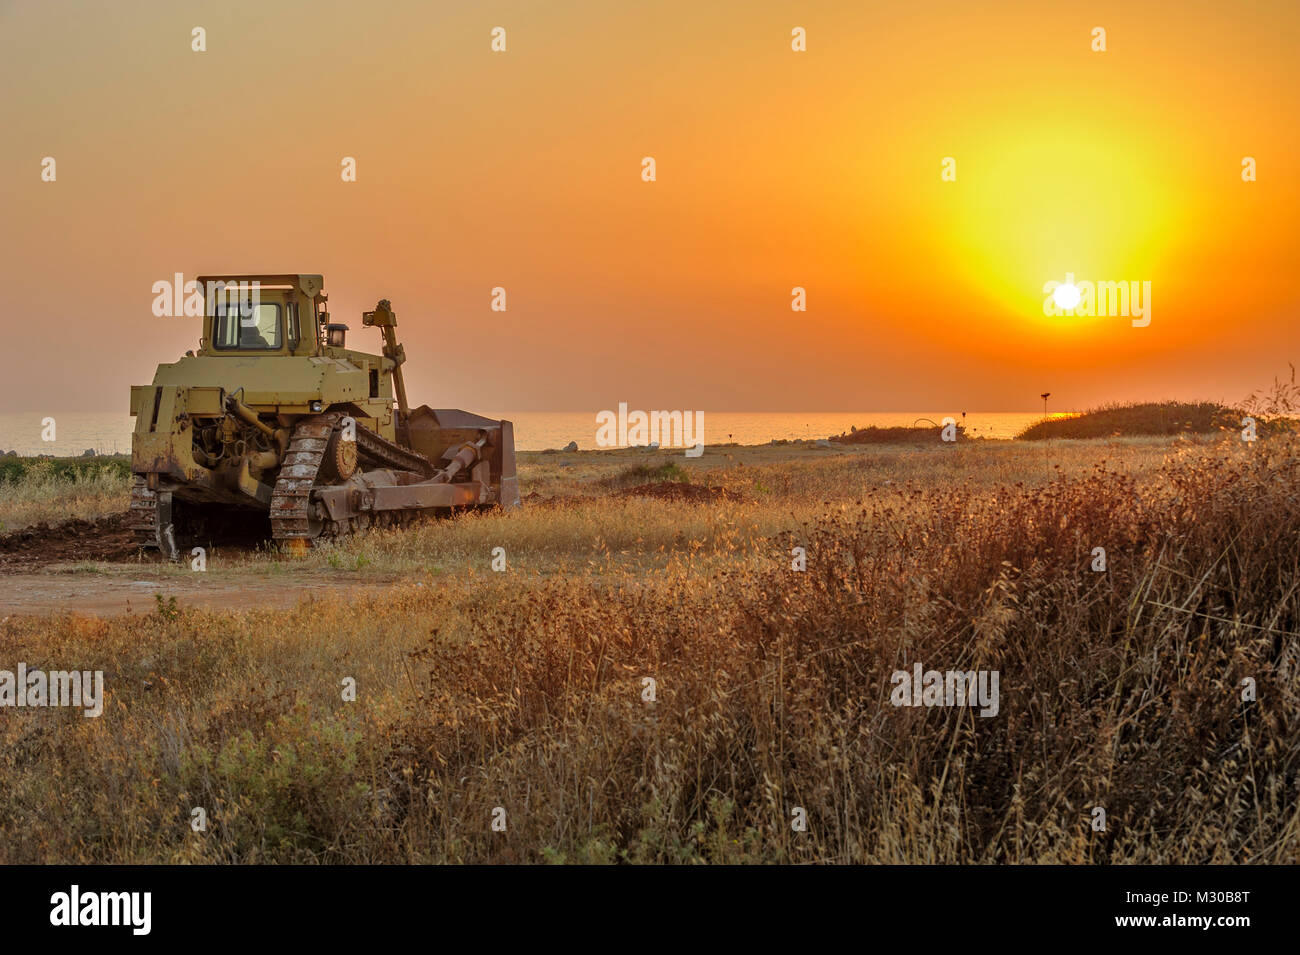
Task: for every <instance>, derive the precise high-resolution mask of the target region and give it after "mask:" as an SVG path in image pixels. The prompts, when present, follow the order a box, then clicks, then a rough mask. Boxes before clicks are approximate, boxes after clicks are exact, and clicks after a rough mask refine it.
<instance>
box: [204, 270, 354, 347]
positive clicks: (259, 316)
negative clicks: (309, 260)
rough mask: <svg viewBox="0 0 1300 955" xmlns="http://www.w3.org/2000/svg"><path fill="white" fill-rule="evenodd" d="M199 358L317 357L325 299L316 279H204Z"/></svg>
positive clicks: (267, 277)
mask: <svg viewBox="0 0 1300 955" xmlns="http://www.w3.org/2000/svg"><path fill="white" fill-rule="evenodd" d="M198 281H199V284H200V286H201V287H202V289H203V301H204V309H203V337H202V339H201V341H200V342H199V354H201V355H218V356H220V355H244V356H249V355H295V356H299V355H301V356H313V355H318V354H320V352H321V348H322V343H321V340H320V331H319V329H320V327H321V323H322V319H323V317H326V316H327V315H328V313H326V312H325V311H324V308H325V302H326V295H325V293H324V291H323V290H322V284H323V283H322V280H321V276H319V275H204V276H199V279H198Z"/></svg>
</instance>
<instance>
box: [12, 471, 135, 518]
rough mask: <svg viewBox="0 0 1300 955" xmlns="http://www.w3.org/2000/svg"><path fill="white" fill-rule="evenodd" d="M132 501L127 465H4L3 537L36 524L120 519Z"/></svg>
mask: <svg viewBox="0 0 1300 955" xmlns="http://www.w3.org/2000/svg"><path fill="white" fill-rule="evenodd" d="M130 498H131V479H130V464H129V462H127V461H125V460H121V461H113V460H107V459H102V458H98V459H93V460H88V461H84V462H83V461H80V460H75V459H74V460H69V459H57V460H54V459H47V460H35V459H19V458H8V459H6V460H4V461H3V462H0V534H7V533H9V532H11V531H16V530H21V529H22V528H24V527H30V526H31V525H33V524H40V523H48V522H56V521H62V520H68V519H70V518H81V519H83V520H94V519H95V518H97V517H107V516H109V515H112V514H120V513H122V512H123V511H125V510H126V507H127V504H128V503H129V501H130Z"/></svg>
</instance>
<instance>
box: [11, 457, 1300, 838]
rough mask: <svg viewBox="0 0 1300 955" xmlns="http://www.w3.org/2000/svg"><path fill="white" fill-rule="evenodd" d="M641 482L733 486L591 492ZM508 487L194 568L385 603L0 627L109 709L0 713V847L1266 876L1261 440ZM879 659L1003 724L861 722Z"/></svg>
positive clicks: (1269, 492) (1279, 671)
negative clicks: (1099, 868) (325, 542)
mask: <svg viewBox="0 0 1300 955" xmlns="http://www.w3.org/2000/svg"><path fill="white" fill-rule="evenodd" d="M670 459H671V462H672V463H676V464H677V465H678V466H680V467H681V468H682V469H683V471H684V472H685V474H686V476H687V477H688V478H689V480H690V481H691V482H693V483H696V484H714V485H718V486H725V487H728V488H730V489H732V490H734V491H736V492H737V494H738V496H739V497H740V498H741V500H739V501H733V502H722V503H718V504H716V505H699V504H675V503H670V502H663V501H641V500H629V499H624V498H620V497H618V496H617V495H616V494H614V493H611V490H610V489H611V488H612V487H617V486H620V485H621V484H622V482H624V481H630V480H632V478H631V477H628V476H623V477H621V475H624V472H625V471H626V469H627V468H629V467H632V466H636V465H639V464H642V463H644V464H646V466H647V467H650V468H658V467H661V466H662V465H664V464H666V463H670ZM566 460H567V461H568V463H570V464H571V465H572V466H571V467H568V468H565V467H563V464H564V463H566ZM523 464H524V482H523V483H524V489H525V491H533V490H537V489H539V488H545V489H546V490H545V493H544V496H545V497H547V498H556V497H562V498H566V499H568V503H560V504H554V503H552V504H549V505H546V506H535V507H533V508H530V509H528V510H526V511H524V512H523V513H519V514H514V515H490V516H481V517H467V518H464V519H460V520H457V521H454V522H450V523H444V524H439V525H431V526H426V527H421V528H416V529H414V530H413V531H411V532H408V533H406V534H390V535H372V536H369V537H365V538H361V539H359V540H356V541H350V542H347V543H345V544H343V545H341V546H339V547H337V548H334V549H326V550H322V551H320V552H317V553H316V554H314V555H313V556H312V557H311V558H310V559H309V560H308V561H306V562H305V563H304V564H302V565H289V566H286V565H284V564H283V563H281V562H279V561H276V560H274V559H272V558H269V557H255V558H249V557H238V558H232V559H230V560H229V561H223V560H217V561H215V562H214V565H213V568H212V572H217V573H230V574H242V573H250V572H260V573H275V574H281V575H283V579H284V581H285V586H292V585H293V584H292V582H293V577H294V574H295V573H297V572H298V571H297V569H296V567H297V566H301V567H302V568H303V570H304V571H308V570H309V571H310V572H312V573H319V572H320V571H321V570H322V569H324V568H329V567H332V566H334V564H333V563H331V561H337V562H338V563H339V564H340V565H342V566H345V567H346V568H348V569H349V570H353V569H355V565H357V564H360V565H361V566H362V567H364V568H365V569H366V570H372V569H373V570H375V571H376V572H378V571H381V570H382V571H384V572H393V571H398V572H400V573H401V574H402V575H403V580H402V582H400V583H399V584H398V585H396V586H394V587H393V588H392V589H391V590H390V591H388V592H386V593H382V594H372V595H365V596H361V597H353V598H347V599H345V598H342V597H339V598H333V597H331V598H327V599H324V600H316V601H312V602H307V603H304V604H302V605H300V606H299V607H298V608H297V609H295V610H291V611H277V612H272V611H257V612H250V613H233V612H224V613H208V612H202V611H195V610H188V609H184V608H182V609H181V610H180V611H179V612H176V613H172V612H170V611H167V610H165V609H164V610H162V611H160V612H158V613H154V614H144V615H135V616H131V617H118V618H110V619H106V620H100V619H93V618H90V619H88V618H79V617H74V616H68V615H61V616H54V617H49V618H9V619H6V620H5V621H3V623H0V668H10V669H12V668H13V667H15V666H16V665H17V662H18V661H24V662H26V663H27V664H28V665H29V666H33V667H35V666H42V667H48V668H72V667H75V668H80V669H103V670H104V671H105V676H106V683H107V687H108V692H109V700H108V704H107V706H106V711H105V715H104V716H103V717H102V718H100V719H97V720H94V719H84V718H83V717H81V716H80V715H79V714H74V713H69V712H63V711H51V710H28V711H14V710H6V711H3V712H2V713H0V861H3V862H11V863H12V862H53V861H63V862H71V861H96V862H141V861H231V862H253V861H286V862H288V861H294V862H343V861H352V862H423V861H471V862H473V861H569V862H586V861H617V860H627V861H634V862H699V861H706V862H750V861H823V862H847V861H897V862H961V863H971V862H1028V861H1065V862H1189V863H1194V862H1263V861H1273V862H1296V861H1300V850H1298V848H1297V847H1298V845H1300V813H1298V809H1297V805H1298V804H1297V785H1298V778H1300V721H1297V718H1296V715H1295V714H1296V713H1297V712H1300V677H1298V676H1297V665H1298V664H1300V637H1297V632H1298V631H1300V567H1298V562H1300V557H1298V555H1300V444H1298V443H1297V441H1296V440H1295V439H1294V438H1290V437H1285V436H1284V437H1278V438H1275V439H1270V440H1269V441H1266V442H1262V443H1260V444H1257V445H1255V446H1253V447H1249V446H1243V445H1242V444H1241V443H1240V442H1232V441H1216V442H1207V443H1201V444H1198V443H1189V442H1182V443H1171V442H1169V441H1167V440H1163V441H1158V440H1155V439H1150V440H1146V441H1128V442H1112V443H1109V444H1107V443H1102V442H1054V443H1053V446H1052V447H1051V448H1050V450H1049V449H1046V448H1044V447H1043V446H1042V445H1039V446H1019V445H1015V444H1012V443H1007V444H1001V443H988V444H984V443H972V444H969V445H959V446H957V447H946V448H929V449H926V448H896V449H891V448H878V447H870V448H862V449H858V448H844V449H831V450H826V449H817V450H813V449H810V448H806V447H804V448H773V449H734V450H733V449H727V450H726V451H725V453H719V454H716V455H714V454H712V452H710V453H709V454H706V456H705V458H704V459H701V460H700V461H691V460H688V459H683V458H681V456H663V457H656V456H653V455H647V456H645V457H644V459H642V458H640V457H637V458H635V459H634V458H631V457H630V456H629V454H628V453H626V452H624V453H621V454H620V453H618V452H608V453H604V452H598V453H593V454H591V455H589V456H577V455H574V456H564V455H549V456H546V457H545V458H543V457H542V456H541V455H525V456H524V461H523ZM496 546H502V547H505V548H506V552H507V554H508V556H509V566H508V570H507V572H506V573H494V572H492V571H491V570H490V569H489V562H490V553H491V548H492V547H496ZM794 546H802V547H805V548H806V549H807V561H808V563H807V570H806V571H804V572H802V573H800V572H795V571H793V570H791V567H790V559H791V548H792V547H794ZM1097 546H1104V547H1105V548H1106V550H1107V555H1108V564H1109V566H1108V570H1107V572H1106V573H1095V572H1093V571H1092V570H1091V569H1090V567H1089V564H1090V562H1091V559H1092V558H1091V554H1092V549H1093V548H1094V547H1097ZM913 661H920V662H922V663H923V664H924V665H925V667H926V668H935V669H950V668H962V669H973V668H984V669H995V670H998V671H999V672H1000V674H1001V696H1002V699H1001V709H1000V712H999V714H998V715H997V716H996V717H991V718H981V717H979V716H978V715H975V714H974V713H973V712H972V711H970V710H965V709H926V708H920V709H912V708H895V707H893V706H891V705H890V703H889V692H890V689H891V684H890V674H891V672H892V671H893V670H895V669H900V668H906V667H908V666H910V665H911V663H912V662H913ZM345 677H353V678H355V679H356V681H357V687H358V701H357V702H355V703H348V702H344V701H343V700H342V699H341V698H340V681H342V680H343V679H344V678H345ZM646 677H650V678H653V679H654V680H655V681H656V683H657V701H656V702H654V703H647V702H645V701H644V700H643V699H642V693H643V683H642V681H643V678H646ZM1246 677H1250V678H1252V679H1254V680H1255V681H1256V685H1257V687H1258V697H1259V699H1258V702H1254V703H1247V702H1243V701H1242V699H1241V689H1240V687H1241V681H1242V680H1243V678H1246ZM195 806H203V807H205V808H206V810H207V812H208V813H209V816H210V820H211V823H210V827H209V831H208V832H206V833H202V834H200V833H195V832H193V831H191V828H190V811H191V808H192V807H195ZM1094 806H1103V807H1105V809H1106V812H1107V828H1106V830H1105V831H1104V832H1094V831H1093V829H1092V828H1091V825H1090V822H1091V815H1090V810H1091V808H1092V807H1094ZM496 807H502V808H504V809H505V810H506V813H507V820H508V828H507V831H506V832H504V833H502V832H493V831H491V829H490V822H491V819H492V813H493V810H494V809H495V808H496ZM795 807H801V808H803V809H805V810H806V812H807V816H808V820H809V829H808V831H807V832H803V833H796V832H793V831H792V830H791V826H790V819H791V810H792V809H794V808H795Z"/></svg>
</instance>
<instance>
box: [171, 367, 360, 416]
mask: <svg viewBox="0 0 1300 955" xmlns="http://www.w3.org/2000/svg"><path fill="white" fill-rule="evenodd" d="M358 357H360V356H358ZM381 361H382V359H380V358H379V357H378V356H374V357H373V358H372V365H371V366H372V367H375V368H378V367H379V365H380V363H381ZM160 385H162V386H168V385H174V386H177V387H180V388H194V387H200V388H201V387H219V388H223V389H225V391H226V392H227V393H232V392H235V391H237V390H239V389H241V388H242V389H243V393H242V395H241V398H242V400H243V402H244V404H246V405H249V406H250V407H253V408H259V409H262V410H271V409H275V410H279V411H301V412H305V411H307V410H308V404H309V403H310V402H312V401H320V402H323V403H324V404H326V405H331V404H344V403H347V402H366V401H369V400H371V399H370V379H369V373H368V370H367V369H366V367H365V366H364V365H358V364H355V363H354V362H352V361H350V360H348V359H346V358H330V357H318V356H317V357H305V356H254V355H249V356H242V355H223V356H220V357H217V356H204V355H198V356H195V357H193V358H182V359H181V360H180V361H176V362H173V363H172V364H170V365H159V366H158V371H157V374H155V375H154V380H153V386H154V387H158V386H160Z"/></svg>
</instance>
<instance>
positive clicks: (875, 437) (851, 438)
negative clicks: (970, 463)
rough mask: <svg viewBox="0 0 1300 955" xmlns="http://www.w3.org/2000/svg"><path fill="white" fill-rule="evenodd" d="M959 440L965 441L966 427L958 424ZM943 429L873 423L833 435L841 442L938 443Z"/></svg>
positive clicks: (835, 439) (833, 439) (836, 440)
mask: <svg viewBox="0 0 1300 955" xmlns="http://www.w3.org/2000/svg"><path fill="white" fill-rule="evenodd" d="M956 427H957V440H958V441H965V440H967V438H966V429H965V428H964V427H962V426H961V425H957V426H956ZM942 437H943V429H942V428H941V427H938V426H935V427H932V428H929V427H927V428H904V427H895V428H877V427H876V426H875V425H872V426H871V427H869V428H855V429H854V430H852V431H848V432H845V433H844V434H837V435H834V436H832V437H831V440H832V441H835V442H837V443H839V444H937V443H939V442H940V441H941V440H942Z"/></svg>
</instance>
